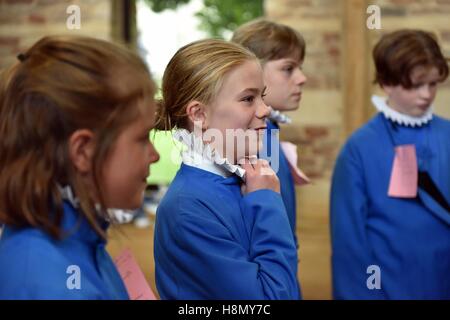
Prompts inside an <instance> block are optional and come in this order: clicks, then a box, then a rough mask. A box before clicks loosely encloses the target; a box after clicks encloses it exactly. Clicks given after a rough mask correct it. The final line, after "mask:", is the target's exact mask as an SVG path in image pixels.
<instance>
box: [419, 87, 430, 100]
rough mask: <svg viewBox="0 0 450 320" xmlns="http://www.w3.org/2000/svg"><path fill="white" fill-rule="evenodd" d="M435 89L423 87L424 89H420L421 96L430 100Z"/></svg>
mask: <svg viewBox="0 0 450 320" xmlns="http://www.w3.org/2000/svg"><path fill="white" fill-rule="evenodd" d="M432 91H433V89H432V88H430V86H429V85H428V84H427V85H423V86H422V87H420V89H419V95H420V97H421V98H422V99H426V100H429V99H430V98H431V97H432V96H433V92H432Z"/></svg>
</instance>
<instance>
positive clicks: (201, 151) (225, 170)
mask: <svg viewBox="0 0 450 320" xmlns="http://www.w3.org/2000/svg"><path fill="white" fill-rule="evenodd" d="M173 136H174V138H175V139H177V140H178V141H180V142H182V143H183V144H184V145H185V146H187V150H184V151H183V152H182V153H181V156H182V160H183V163H184V164H187V165H189V166H191V167H196V168H199V169H203V170H206V171H209V172H212V173H214V174H218V175H220V176H222V177H225V178H227V177H229V176H231V175H233V174H235V175H237V176H238V177H240V178H241V179H242V180H245V170H244V169H243V168H241V167H240V166H238V165H235V164H231V163H230V162H229V161H228V159H226V158H222V157H221V156H220V155H219V153H218V152H216V151H215V150H212V149H211V147H210V146H209V145H205V144H204V143H203V140H202V139H201V138H200V137H197V136H195V135H194V133H193V132H189V131H188V130H186V129H178V130H176V131H175V132H174V134H173Z"/></svg>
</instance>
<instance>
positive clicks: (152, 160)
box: [149, 141, 159, 164]
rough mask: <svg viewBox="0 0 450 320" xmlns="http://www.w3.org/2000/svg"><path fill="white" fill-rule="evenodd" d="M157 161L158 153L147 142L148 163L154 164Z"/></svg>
mask: <svg viewBox="0 0 450 320" xmlns="http://www.w3.org/2000/svg"><path fill="white" fill-rule="evenodd" d="M158 161H159V153H158V151H156V149H155V146H154V145H153V143H152V142H151V141H149V163H150V164H152V163H155V162H158Z"/></svg>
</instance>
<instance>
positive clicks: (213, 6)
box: [145, 0, 264, 38]
mask: <svg viewBox="0 0 450 320" xmlns="http://www.w3.org/2000/svg"><path fill="white" fill-rule="evenodd" d="M189 1H190V0H145V2H146V3H148V4H149V5H150V7H151V8H152V10H153V11H154V12H161V11H163V10H165V9H176V8H177V7H178V6H179V5H182V4H186V3H188V2H189ZM203 3H204V8H203V9H202V10H200V11H199V12H197V13H196V16H197V17H199V19H200V28H201V29H202V30H204V31H206V32H207V33H208V34H209V36H211V37H214V38H223V37H224V36H225V35H226V34H227V33H230V32H232V31H233V30H234V29H236V28H237V27H238V26H239V25H241V24H243V23H245V22H247V21H249V20H252V19H255V18H257V17H260V16H262V15H263V14H264V8H263V0H203Z"/></svg>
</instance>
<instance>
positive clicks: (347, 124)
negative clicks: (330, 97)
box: [341, 0, 370, 138]
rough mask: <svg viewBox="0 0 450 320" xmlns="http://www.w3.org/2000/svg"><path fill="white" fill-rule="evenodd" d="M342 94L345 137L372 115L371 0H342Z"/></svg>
mask: <svg viewBox="0 0 450 320" xmlns="http://www.w3.org/2000/svg"><path fill="white" fill-rule="evenodd" d="M342 6H343V7H342V12H343V19H342V22H343V29H342V30H343V39H342V45H343V48H342V65H341V79H342V98H343V108H344V110H343V125H344V130H343V131H344V132H343V134H344V135H345V137H344V138H346V137H348V136H349V135H350V134H351V133H352V132H353V131H354V130H355V129H357V128H359V127H360V126H361V125H362V124H364V123H365V122H366V121H367V120H368V118H369V104H370V96H369V95H370V75H369V63H370V60H368V57H370V54H369V51H370V48H369V31H368V29H367V27H366V19H367V14H366V10H367V6H368V3H367V0H345V1H342Z"/></svg>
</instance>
